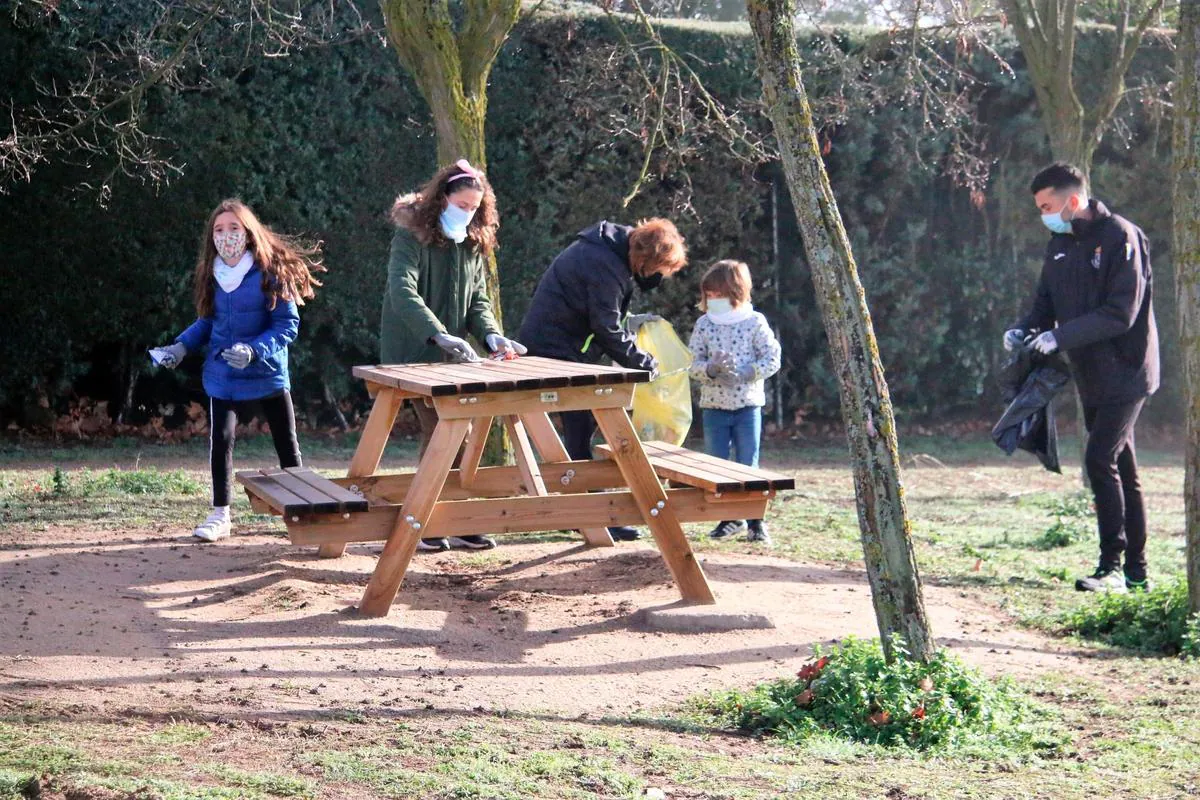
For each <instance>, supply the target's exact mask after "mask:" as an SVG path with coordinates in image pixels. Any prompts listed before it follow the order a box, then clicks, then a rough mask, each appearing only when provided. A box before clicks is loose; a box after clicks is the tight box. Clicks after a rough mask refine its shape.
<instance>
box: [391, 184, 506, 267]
mask: <svg viewBox="0 0 1200 800" xmlns="http://www.w3.org/2000/svg"><path fill="white" fill-rule="evenodd" d="M463 163H466V162H462V161H460V162H456V163H454V164H451V165H449V166H447V167H442V168H441V169H439V170H438V171H437V172H436V173H434V176H433V177H432V178H430V179H429V181H428V182H427V183H426V184H425V185H424V186H422V187H421V188H420V190H419V191H417V192H415V193H412V194H404V195H401V196H399V197H397V198H396V202H395V203H393V204H392V211H391V215H390V216H391V220H392V223H393V224H395V225H396V226H397V227H401V228H407V229H408V230H410V231H412V233H413V235H414V236H416V237H417V241H419V242H420V243H421V244H423V245H425V246H427V247H428V246H430V245H432V246H435V247H442V246H446V245H449V244H450V240H449V239H447V238H446V235H445V234H444V233H442V226H441V223H440V222H439V219H438V218H439V217H440V216H441V215H442V211H443V209H445V208H446V203H447V202H448V201H447V198H448V197H449V196H450V195H452V194H454V193H455V192H457V191H459V190H461V189H477V190H479V191H481V192H483V199H482V200H481V201H480V203H479V208H478V209H477V210H476V211H475V216H473V217H472V218H471V223H470V224H469V225H468V226H467V239H468V240H469V241H470V242H471V243H472V244H474V245H475V248H476V249H477V250H478V251H479V252H480V253H481V254H482V255H483V256H484V257H485V258H490V257H491V255H492V253H494V252H495V250H496V231H497V229H499V227H500V215H499V214H498V213H497V211H496V193H495V192H493V191H492V184H491V183H489V182H488V179H487V176H486V175H484V174H483V173H482V172H479V171H478V170H474V169H472V168H470V167H468V169H463V167H462V166H460V164H463ZM464 175H465V176H466V177H461V176H464ZM451 181H453V183H451Z"/></svg>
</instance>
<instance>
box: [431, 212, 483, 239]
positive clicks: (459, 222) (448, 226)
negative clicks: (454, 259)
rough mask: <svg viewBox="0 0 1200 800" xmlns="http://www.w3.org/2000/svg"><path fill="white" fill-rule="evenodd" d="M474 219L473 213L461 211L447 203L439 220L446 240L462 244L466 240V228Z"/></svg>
mask: <svg viewBox="0 0 1200 800" xmlns="http://www.w3.org/2000/svg"><path fill="white" fill-rule="evenodd" d="M474 217H475V212H474V211H463V210H462V209H461V208H459V207H458V206H456V205H454V204H453V203H447V204H446V210H445V211H443V212H442V216H441V218H440V220H439V221H440V222H441V224H442V233H444V234H446V238H447V239H451V240H453V241H455V242H457V243H459V244H462V242H463V240H464V239H466V238H467V226H468V225H470V224H471V220H472V219H473V218H474Z"/></svg>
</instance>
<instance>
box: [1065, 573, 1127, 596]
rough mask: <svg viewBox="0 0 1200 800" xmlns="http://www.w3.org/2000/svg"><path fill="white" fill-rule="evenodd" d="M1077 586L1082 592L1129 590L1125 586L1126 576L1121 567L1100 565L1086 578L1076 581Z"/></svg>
mask: <svg viewBox="0 0 1200 800" xmlns="http://www.w3.org/2000/svg"><path fill="white" fill-rule="evenodd" d="M1075 588H1076V589H1077V590H1078V591H1081V592H1113V593H1115V594H1124V593H1125V592H1127V591H1129V590H1128V589H1127V588H1126V587H1125V576H1124V575H1123V574H1122V573H1121V570H1119V569H1109V568H1108V567H1098V568H1097V569H1096V571H1095V572H1093V573H1092V574H1091V575H1089V576H1088V577H1086V578H1080V579H1079V580H1077V581H1075Z"/></svg>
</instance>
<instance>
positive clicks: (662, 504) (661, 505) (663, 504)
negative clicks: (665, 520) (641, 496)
mask: <svg viewBox="0 0 1200 800" xmlns="http://www.w3.org/2000/svg"><path fill="white" fill-rule="evenodd" d="M655 505H657V506H658V507H659V508H666V507H667V501H666V500H659V501H658V502H657V503H655Z"/></svg>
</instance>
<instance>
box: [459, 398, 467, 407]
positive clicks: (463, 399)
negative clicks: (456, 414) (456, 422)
mask: <svg viewBox="0 0 1200 800" xmlns="http://www.w3.org/2000/svg"><path fill="white" fill-rule="evenodd" d="M458 404H459V405H460V406H465V405H466V404H467V398H465V397H460V398H458Z"/></svg>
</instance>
